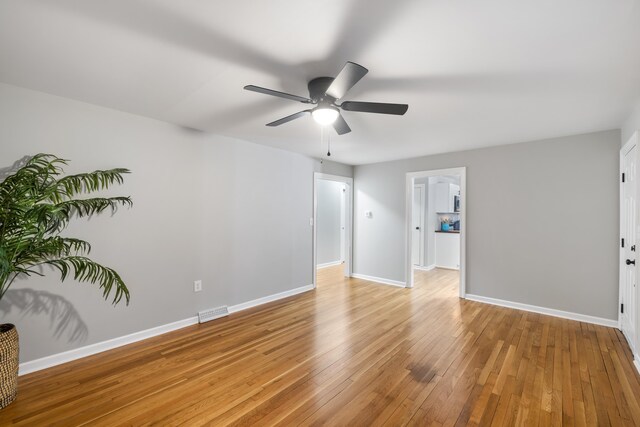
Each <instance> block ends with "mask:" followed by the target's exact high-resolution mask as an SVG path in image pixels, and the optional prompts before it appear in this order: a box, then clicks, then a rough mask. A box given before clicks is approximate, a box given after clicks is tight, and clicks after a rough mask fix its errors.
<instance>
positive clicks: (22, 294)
mask: <svg viewBox="0 0 640 427" xmlns="http://www.w3.org/2000/svg"><path fill="white" fill-rule="evenodd" d="M13 310H17V311H18V312H19V313H20V314H21V317H23V318H27V317H35V316H46V317H47V318H48V320H49V322H50V324H51V328H52V329H53V336H54V337H56V338H61V337H62V335H63V334H64V333H65V332H66V335H67V339H68V341H69V342H84V341H85V340H86V339H87V336H88V335H89V330H88V329H87V325H86V323H84V321H83V320H82V318H81V317H80V314H79V313H78V311H77V310H76V309H75V307H74V306H73V304H71V302H69V301H68V300H67V299H65V298H63V297H61V296H60V295H55V294H52V293H50V292H46V291H37V290H35V289H28V288H27V289H11V290H9V291H7V292H6V293H5V294H4V296H3V297H2V300H0V318H3V317H5V316H8V315H9V313H11V312H12V311H13Z"/></svg>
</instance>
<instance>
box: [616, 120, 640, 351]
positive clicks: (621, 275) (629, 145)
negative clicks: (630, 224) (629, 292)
mask: <svg viewBox="0 0 640 427" xmlns="http://www.w3.org/2000/svg"><path fill="white" fill-rule="evenodd" d="M639 133H640V131H635V132H634V133H633V135H631V137H630V138H629V140H628V141H627V142H626V143H625V144H624V145H623V146H622V148H621V149H620V160H619V166H620V171H619V174H618V183H619V184H618V185H619V186H618V188H619V191H620V193H619V198H618V203H619V209H620V218H619V221H620V235H619V236H618V237H619V239H622V238H623V237H624V235H625V229H624V223H625V217H624V215H625V209H624V187H623V185H622V180H621V179H620V178H621V176H622V173H623V172H624V157H625V155H626V154H627V153H628V152H629V151H631V149H633V147H636V146H637V145H638V138H639V136H638V135H639ZM618 249H619V252H618V253H619V259H618V265H619V267H618V269H619V272H618V329H620V330H622V318H621V317H620V315H621V313H620V307H621V305H622V294H623V289H622V287H623V286H622V285H623V280H624V279H623V278H624V270H625V268H626V266H625V263H624V260H625V250H624V248H623V247H622V246H621V245H620V240H618ZM636 268H637V267H636ZM637 309H638V302H637V301H636V310H637ZM636 317H638V316H636ZM638 330H639V329H638V325H636V331H638ZM623 335H624V334H623ZM625 338H626V336H625ZM629 345H630V346H631V343H629ZM631 347H633V346H631Z"/></svg>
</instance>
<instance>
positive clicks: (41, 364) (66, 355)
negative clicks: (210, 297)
mask: <svg viewBox="0 0 640 427" xmlns="http://www.w3.org/2000/svg"><path fill="white" fill-rule="evenodd" d="M197 323H198V317H197V316H194V317H189V318H188V319H183V320H178V321H177V322H173V323H168V324H166V325H161V326H156V327H155V328H150V329H145V330H144V331H139V332H134V333H132V334H129V335H125V336H122V337H118V338H113V339H110V340H107V341H102V342H98V343H95V344H90V345H87V346H84V347H80V348H75V349H73V350H69V351H65V352H62V353H58V354H53V355H51V356H46V357H42V358H40V359H35V360H31V361H29V362H23V363H21V364H20V370H19V375H25V374H29V373H31V372H35V371H40V370H42V369H46V368H50V367H52V366H56V365H61V364H63V363H67V362H71V361H72V360H76V359H81V358H83V357H87V356H91V355H93V354H97V353H102V352H103V351H107V350H111V349H114V348H118V347H122V346H123V345H127V344H132V343H134V342H137V341H142V340H145V339H147V338H151V337H155V336H157V335H162V334H166V333H167V332H171V331H175V330H176V329H182V328H186V327H187V326H191V325H196V324H197Z"/></svg>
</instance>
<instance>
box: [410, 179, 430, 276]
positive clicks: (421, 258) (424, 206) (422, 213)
mask: <svg viewBox="0 0 640 427" xmlns="http://www.w3.org/2000/svg"><path fill="white" fill-rule="evenodd" d="M416 187H418V188H421V189H422V197H421V199H420V225H419V226H418V227H420V242H418V262H420V265H422V264H424V242H425V237H426V227H425V223H424V218H425V215H426V212H425V211H426V209H427V201H426V200H425V197H427V186H426V185H425V184H415V183H414V184H413V191H414V196H415V191H416ZM413 202H414V203H415V200H413ZM411 217H412V218H411V222H412V223H411V227H413V203H411ZM411 252H412V253H411V258H413V247H412V248H411ZM412 261H413V259H412ZM414 266H415V264H414Z"/></svg>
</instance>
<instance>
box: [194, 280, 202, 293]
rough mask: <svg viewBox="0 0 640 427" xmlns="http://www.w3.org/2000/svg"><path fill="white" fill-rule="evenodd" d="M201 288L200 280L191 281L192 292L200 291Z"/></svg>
mask: <svg viewBox="0 0 640 427" xmlns="http://www.w3.org/2000/svg"><path fill="white" fill-rule="evenodd" d="M201 290H202V280H196V281H194V282H193V292H200V291H201Z"/></svg>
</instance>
